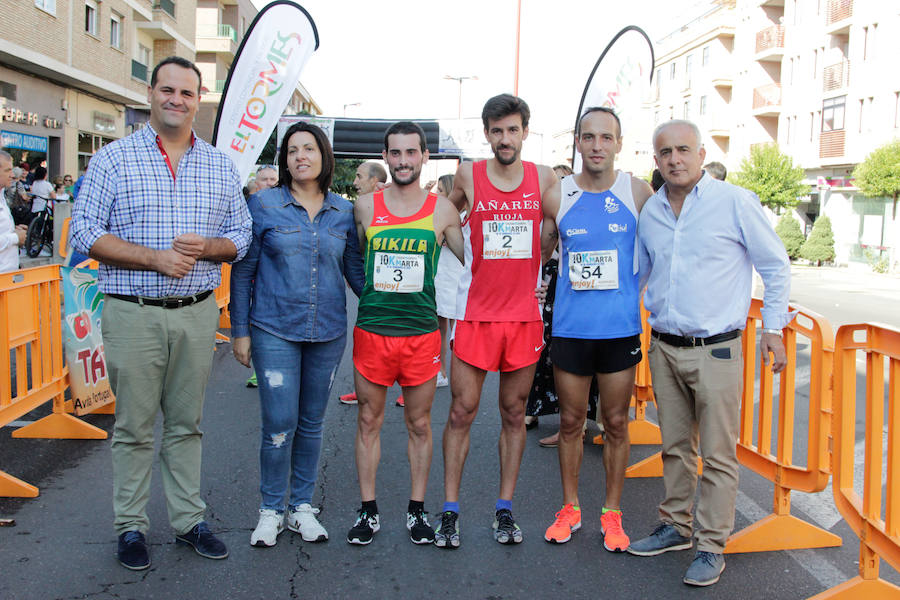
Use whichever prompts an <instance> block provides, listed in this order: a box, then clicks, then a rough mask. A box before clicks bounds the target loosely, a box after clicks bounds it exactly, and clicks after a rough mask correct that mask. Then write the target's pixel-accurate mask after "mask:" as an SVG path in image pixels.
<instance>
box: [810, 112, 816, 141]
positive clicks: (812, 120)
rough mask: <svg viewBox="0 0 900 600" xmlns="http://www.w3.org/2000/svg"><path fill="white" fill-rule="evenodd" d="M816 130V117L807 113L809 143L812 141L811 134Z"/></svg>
mask: <svg viewBox="0 0 900 600" xmlns="http://www.w3.org/2000/svg"><path fill="white" fill-rule="evenodd" d="M815 129H816V115H815V114H814V113H809V141H810V142H811V141H813V134H814V133H815Z"/></svg>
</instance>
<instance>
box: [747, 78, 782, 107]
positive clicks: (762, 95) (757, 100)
mask: <svg viewBox="0 0 900 600" xmlns="http://www.w3.org/2000/svg"><path fill="white" fill-rule="evenodd" d="M768 106H781V85H780V84H777V83H770V84H769V85H764V86H760V87H758V88H756V89H755V90H753V109H754V110H756V109H758V108H766V107H768Z"/></svg>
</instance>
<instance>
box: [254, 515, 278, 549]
mask: <svg viewBox="0 0 900 600" xmlns="http://www.w3.org/2000/svg"><path fill="white" fill-rule="evenodd" d="M282 531H284V515H283V514H279V513H278V511H275V510H272V509H270V508H261V509H259V523H257V524H256V529H254V530H253V533H252V534H250V545H251V546H257V547H259V548H263V547H266V546H274V545H275V542H277V541H278V534H279V533H281V532H282Z"/></svg>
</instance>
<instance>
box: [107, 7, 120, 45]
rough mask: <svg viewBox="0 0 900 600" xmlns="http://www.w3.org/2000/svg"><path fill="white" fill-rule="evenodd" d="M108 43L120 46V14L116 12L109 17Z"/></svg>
mask: <svg viewBox="0 0 900 600" xmlns="http://www.w3.org/2000/svg"><path fill="white" fill-rule="evenodd" d="M109 45H110V46H112V47H113V48H120V49H121V48H122V16H121V15H118V14H116V13H112V14H111V15H110V17H109Z"/></svg>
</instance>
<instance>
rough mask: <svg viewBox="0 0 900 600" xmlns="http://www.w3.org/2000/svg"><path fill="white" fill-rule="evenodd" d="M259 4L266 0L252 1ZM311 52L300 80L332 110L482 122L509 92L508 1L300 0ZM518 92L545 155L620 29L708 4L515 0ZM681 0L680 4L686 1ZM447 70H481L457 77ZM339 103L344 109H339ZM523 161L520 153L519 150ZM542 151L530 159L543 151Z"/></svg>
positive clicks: (660, 32) (656, 32) (661, 29)
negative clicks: (311, 32)
mask: <svg viewBox="0 0 900 600" xmlns="http://www.w3.org/2000/svg"><path fill="white" fill-rule="evenodd" d="M253 2H254V4H255V5H256V6H257V7H258V8H262V7H263V6H265V5H266V4H267V3H268V2H267V1H266V0H253ZM297 2H298V3H299V4H300V5H301V6H303V7H304V8H305V9H306V10H307V12H309V14H310V15H311V16H312V18H313V20H314V21H315V24H316V28H317V30H318V33H319V48H318V50H316V52H315V53H314V54H313V55H312V57H311V58H310V59H309V62H308V63H307V65H306V67H305V69H304V71H303V74H302V76H301V82H302V83H303V85H304V87H306V89H307V90H308V91H309V92H310V94H311V95H312V97H313V99H314V100H315V101H316V102H317V103H318V104H319V106H320V107H321V108H322V111H323V114H324V115H325V116H329V117H341V116H345V114H346V116H347V117H356V118H385V119H395V118H396V119H425V118H435V119H453V118H456V117H457V114H458V112H459V111H460V109H461V112H462V116H463V117H464V118H466V117H474V118H479V117H480V115H481V107H482V105H483V104H484V102H485V101H486V100H487V99H488V98H490V97H492V96H494V95H496V94H500V93H503V92H510V93H511V92H513V89H514V73H515V46H516V5H517V2H516V0H453V1H434V0H382V1H380V2H378V1H371V0H297ZM521 3H522V17H521V37H520V40H521V41H520V56H519V89H518V95H519V96H520V97H522V98H523V99H525V101H526V102H528V104H529V106H530V107H531V113H532V121H531V125H530V131H531V135H532V136H533V137H535V138H537V139H532V140H531V142H532V143H531V144H530V145H531V146H532V147H537V145H536V141H541V142H542V144H541V147H542V148H541V150H542V151H541V153H542V154H543V155H545V156H546V154H548V153H549V148H550V146H551V145H552V140H551V138H552V136H553V135H554V134H556V133H559V132H561V131H563V130H564V129H566V128H568V127H571V126H572V124H573V122H574V119H575V113H576V112H577V110H578V103H579V101H580V99H581V94H582V92H583V89H584V85H585V82H586V81H587V78H588V75H589V74H590V72H591V69H593V67H594V64H595V63H596V61H597V59H598V58H599V57H600V54H601V53H602V52H603V49H604V48H605V47H606V45H607V44H608V43H609V41H610V40H611V39H612V37H613V36H614V35H615V34H616V33H617V32H618V31H619V30H620V29H621V28H622V27H624V26H626V25H637V26H639V27H641V28H643V29H644V30H645V31H646V32H647V34H648V35H649V36H650V39H651V40H656V39H658V38H660V37H662V36H664V35H666V34H668V33H670V32H671V31H673V30H674V29H675V28H676V27H679V26H681V25H682V24H684V23H686V22H687V21H689V20H690V18H691V17H692V16H694V15H696V13H697V12H698V11H699V10H701V9H699V8H698V5H703V6H708V5H709V4H710V2H708V1H706V2H703V1H700V2H697V1H695V0H691V1H689V2H677V1H673V0H669V1H667V2H666V1H661V0H615V1H611V0H552V1H551V0H521ZM686 7H687V8H686ZM446 76H451V77H473V76H474V77H477V78H478V79H470V80H465V81H464V82H463V83H462V101H461V102H460V100H459V93H460V84H459V83H458V82H457V81H455V80H448V79H445V77H446ZM345 105H346V106H345ZM526 158H528V157H527V156H526ZM540 158H542V157H534V158H533V159H540Z"/></svg>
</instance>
